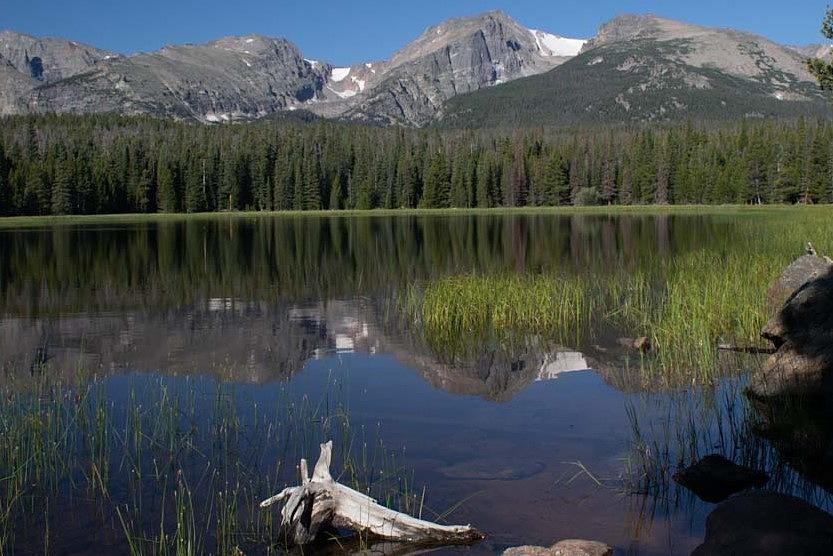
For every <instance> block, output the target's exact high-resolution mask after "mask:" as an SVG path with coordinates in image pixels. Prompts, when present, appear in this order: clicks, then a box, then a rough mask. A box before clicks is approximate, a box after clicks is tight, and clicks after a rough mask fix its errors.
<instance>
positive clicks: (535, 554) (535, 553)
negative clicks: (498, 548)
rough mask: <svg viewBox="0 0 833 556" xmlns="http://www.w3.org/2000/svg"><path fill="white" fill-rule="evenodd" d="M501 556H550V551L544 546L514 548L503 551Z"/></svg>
mask: <svg viewBox="0 0 833 556" xmlns="http://www.w3.org/2000/svg"><path fill="white" fill-rule="evenodd" d="M503 556H552V551H550V549H549V548H547V547H544V546H514V547H512V548H507V549H506V550H504V551H503Z"/></svg>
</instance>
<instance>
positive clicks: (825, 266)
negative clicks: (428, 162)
mask: <svg viewBox="0 0 833 556" xmlns="http://www.w3.org/2000/svg"><path fill="white" fill-rule="evenodd" d="M830 268H831V264H830V261H829V260H828V259H826V258H824V257H819V256H817V255H810V254H807V255H802V256H801V257H799V258H797V259H796V260H795V261H793V262H792V264H790V266H788V267H787V268H785V269H784V271H783V272H782V273H781V276H779V277H778V280H776V281H775V282H774V283H773V284H772V286H770V288H769V291H768V292H767V305H768V306H769V308H770V310H771V311H772V312H773V313H774V312H776V311H778V310H779V309H780V308H781V307H782V306H783V305H784V303H785V302H786V301H787V300H788V299H789V298H790V296H792V294H793V293H795V292H796V291H797V290H798V289H799V288H800V287H801V286H803V285H804V284H806V283H807V282H811V281H813V280H815V279H816V278H821V277H822V276H824V275H825V274H827V273H828V272H830ZM771 324H773V325H774V324H776V323H771ZM764 337H765V338H768V339H770V340H773V341H777V338H778V335H777V330H769V325H768V326H767V328H764Z"/></svg>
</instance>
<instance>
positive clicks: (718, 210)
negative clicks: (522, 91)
mask: <svg viewBox="0 0 833 556" xmlns="http://www.w3.org/2000/svg"><path fill="white" fill-rule="evenodd" d="M794 211H802V212H805V213H807V214H819V213H827V214H831V215H833V206H829V205H818V206H800V207H796V206H792V205H757V206H750V205H629V206H618V205H613V206H587V207H518V208H488V209H481V208H450V209H374V210H318V211H273V212H265V211H235V212H199V213H151V214H135V213H129V214H89V215H70V216H6V217H0V228H18V227H37V226H60V225H70V224H72V225H82V224H133V223H137V224H138V223H146V222H176V221H184V220H201V219H202V220H205V219H230V218H274V217H318V218H321V217H326V218H354V217H380V216H388V217H389V216H403V217H405V216H448V217H453V216H477V215H495V216H500V215H564V216H569V215H614V216H615V215H654V214H703V215H706V214H709V215H729V216H732V215H745V214H786V213H792V212H794Z"/></svg>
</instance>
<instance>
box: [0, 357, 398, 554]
mask: <svg viewBox="0 0 833 556" xmlns="http://www.w3.org/2000/svg"><path fill="white" fill-rule="evenodd" d="M39 376H40V378H38V379H37V380H36V381H35V383H34V384H33V383H27V384H25V385H19V384H17V385H16V384H7V385H5V386H4V387H3V392H2V396H3V400H4V403H3V404H2V405H0V437H1V438H3V442H0V554H11V553H14V552H15V551H16V550H17V549H18V548H19V547H20V546H23V545H25V546H27V547H30V548H32V547H34V548H32V550H33V551H39V550H40V549H39V548H38V547H41V548H43V549H44V550H46V551H48V548H47V547H48V546H51V545H54V543H56V542H62V540H64V539H65V537H62V535H66V534H67V530H66V527H67V526H69V527H71V528H72V527H78V526H82V527H87V528H89V530H90V535H94V536H95V538H96V539H97V541H96V542H100V543H101V546H100V549H101V550H102V551H105V552H107V551H112V552H120V553H130V554H178V555H191V554H195V555H196V554H205V553H215V554H234V553H238V552H239V551H241V550H242V551H244V552H247V551H251V550H255V551H264V550H270V549H271V548H272V547H274V543H275V542H277V541H279V535H278V530H277V524H276V522H275V520H274V516H272V515H271V514H270V513H268V512H261V511H259V510H258V503H259V502H260V500H262V499H263V498H266V497H267V496H269V495H270V494H271V493H274V492H275V491H277V490H280V489H281V488H282V487H283V486H286V485H288V484H294V483H295V482H297V478H296V477H295V464H296V462H297V461H299V459H300V458H301V457H307V456H308V455H309V454H311V453H314V450H315V449H317V444H318V443H319V442H321V441H323V440H325V439H330V438H334V439H336V441H337V447H338V449H337V454H336V459H337V461H336V462H334V468H336V465H338V468H340V469H342V470H343V474H344V479H343V480H344V481H345V482H348V483H349V484H351V485H352V486H354V487H355V488H357V489H359V490H361V491H362V492H367V493H369V494H371V495H373V496H375V497H377V498H379V499H381V500H384V501H386V502H388V503H390V504H391V506H392V507H394V508H395V509H399V510H400V511H409V510H411V511H412V510H413V509H414V503H413V500H414V496H413V490H414V489H413V487H412V486H411V482H412V475H410V474H409V473H408V471H407V470H405V468H404V467H403V465H402V464H401V461H400V458H399V457H398V455H397V454H396V453H395V452H394V451H392V450H390V449H388V447H387V446H385V444H384V443H383V442H382V440H381V438H380V436H379V435H380V433H381V431H380V430H365V429H364V428H363V427H356V426H355V425H353V424H352V423H351V420H350V416H349V410H348V407H347V405H346V404H345V403H344V401H343V400H344V397H343V395H342V394H341V392H340V385H339V384H337V381H336V380H335V379H332V378H331V381H330V385H329V386H328V387H327V388H326V391H325V393H324V394H323V395H322V397H321V398H320V399H311V398H310V397H309V396H296V395H294V394H293V393H292V392H291V391H289V390H287V388H286V387H281V386H275V387H274V391H273V392H272V393H273V395H274V403H268V404H266V403H263V402H262V401H261V402H258V401H255V400H253V399H251V398H250V397H249V396H248V391H247V390H246V389H245V387H236V386H233V385H226V384H221V383H217V382H215V381H212V380H209V379H198V378H173V377H160V376H154V375H131V376H129V377H113V378H110V379H106V380H96V379H93V380H92V381H81V380H79V381H78V382H73V383H66V382H59V381H57V380H53V379H50V378H49V376H50V375H49V373H48V372H45V373H42V374H41V375H39ZM288 462H291V463H288ZM56 508H60V509H61V510H62V511H64V512H70V513H71V514H73V515H75V516H76V517H77V520H76V519H73V520H66V519H64V518H62V517H61V515H60V514H59V513H58V511H57V510H56ZM70 522H71V523H72V525H68V524H69V523H70ZM79 523H80V524H81V525H79ZM70 538H72V535H70Z"/></svg>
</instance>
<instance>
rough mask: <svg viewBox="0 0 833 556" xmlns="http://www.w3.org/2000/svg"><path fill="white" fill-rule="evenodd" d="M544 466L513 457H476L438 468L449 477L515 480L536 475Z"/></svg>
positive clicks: (538, 462) (537, 462) (536, 462)
mask: <svg viewBox="0 0 833 556" xmlns="http://www.w3.org/2000/svg"><path fill="white" fill-rule="evenodd" d="M545 468H546V465H544V464H543V463H541V462H540V461H529V460H528V459H513V458H509V459H507V458H488V457H487V458H477V459H471V460H467V461H463V462H460V463H456V464H454V465H449V466H446V467H442V468H440V470H439V471H440V473H442V475H443V476H445V477H448V478H450V479H462V480H480V481H517V480H519V479H526V478H527V477H532V476H533V475H537V474H538V473H540V472H541V471H543V470H544V469H545Z"/></svg>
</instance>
